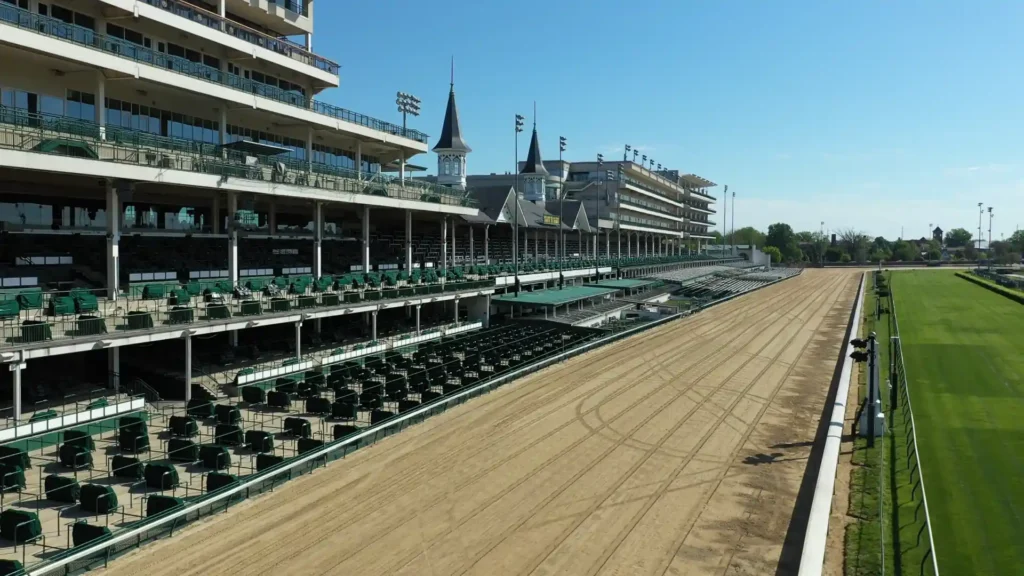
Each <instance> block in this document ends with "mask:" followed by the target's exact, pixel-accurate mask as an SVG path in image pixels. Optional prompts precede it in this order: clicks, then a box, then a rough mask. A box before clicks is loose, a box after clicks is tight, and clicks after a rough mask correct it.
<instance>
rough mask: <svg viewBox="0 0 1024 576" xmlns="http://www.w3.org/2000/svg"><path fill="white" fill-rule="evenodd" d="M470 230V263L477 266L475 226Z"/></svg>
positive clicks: (470, 227)
mask: <svg viewBox="0 0 1024 576" xmlns="http://www.w3.org/2000/svg"><path fill="white" fill-rule="evenodd" d="M468 228H469V263H470V264H476V250H475V247H474V246H473V236H476V234H475V233H474V232H473V226H472V225H470V226H468Z"/></svg>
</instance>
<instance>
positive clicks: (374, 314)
mask: <svg viewBox="0 0 1024 576" xmlns="http://www.w3.org/2000/svg"><path fill="white" fill-rule="evenodd" d="M370 314H371V322H372V325H373V332H372V338H373V340H377V311H376V310H373V311H371V312H370Z"/></svg>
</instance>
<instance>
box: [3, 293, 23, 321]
mask: <svg viewBox="0 0 1024 576" xmlns="http://www.w3.org/2000/svg"><path fill="white" fill-rule="evenodd" d="M19 298H20V296H19ZM20 311H21V306H20V305H19V304H18V301H17V300H0V318H15V317H17V316H18V313H19V312H20Z"/></svg>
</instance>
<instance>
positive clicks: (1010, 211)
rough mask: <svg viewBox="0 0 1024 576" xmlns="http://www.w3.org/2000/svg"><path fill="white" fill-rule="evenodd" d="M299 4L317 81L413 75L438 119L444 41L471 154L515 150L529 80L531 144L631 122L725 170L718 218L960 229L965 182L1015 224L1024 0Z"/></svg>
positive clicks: (344, 87) (641, 138) (342, 101)
mask: <svg viewBox="0 0 1024 576" xmlns="http://www.w3.org/2000/svg"><path fill="white" fill-rule="evenodd" d="M316 23H317V24H316V25H317V28H316V30H315V34H314V40H313V45H314V50H315V51H316V52H318V53H321V54H323V55H325V56H328V57H330V58H332V59H334V60H336V61H338V62H339V63H340V64H341V65H342V69H341V87H340V88H339V89H336V90H332V91H329V92H325V93H323V94H322V95H321V98H323V99H325V100H327V101H330V102H333V103H336V104H339V105H341V106H345V107H347V108H350V109H353V110H356V111H359V112H363V113H366V114H370V115H373V116H376V117H378V118H382V119H388V120H398V119H399V115H398V113H397V111H396V110H395V105H394V94H395V92H396V91H397V90H402V91H405V92H410V93H413V94H416V95H417V96H419V97H420V98H421V99H422V100H423V115H422V116H421V117H419V118H417V119H415V120H413V121H411V125H412V126H414V127H417V128H419V129H421V130H423V131H424V132H426V133H428V134H431V135H432V136H433V137H434V138H435V139H436V136H437V135H438V134H439V132H440V124H441V119H442V117H443V115H444V103H445V100H446V98H447V92H448V74H449V60H450V58H451V57H452V56H454V57H455V87H456V94H457V96H458V102H459V111H460V115H461V121H462V127H463V131H464V134H465V136H466V138H467V140H468V142H469V144H470V145H471V146H472V147H473V149H474V152H473V154H471V155H470V157H469V171H470V173H471V174H480V173H490V172H503V171H507V170H511V169H512V167H513V159H514V154H513V147H514V141H513V132H512V125H513V115H514V114H516V113H520V114H523V115H524V116H526V117H527V122H528V123H529V122H530V121H531V119H532V107H533V102H534V100H536V102H537V108H538V128H539V131H540V136H541V148H542V150H543V152H544V155H545V157H546V158H556V157H557V154H558V137H559V136H565V137H566V138H567V139H568V141H569V151H568V152H567V154H566V158H567V159H571V160H589V159H592V158H593V157H594V155H595V154H597V153H599V152H600V153H603V154H605V156H606V157H621V154H622V149H623V145H624V144H626V143H629V144H631V145H633V146H634V147H636V148H638V149H640V150H642V151H643V153H644V154H647V155H648V156H649V157H652V158H654V159H655V160H656V161H657V162H659V163H661V164H663V165H665V166H667V167H671V168H675V169H679V170H681V171H684V172H693V173H696V174H699V175H701V176H705V177H707V178H709V179H711V180H713V181H715V182H717V183H719V184H728V185H729V189H730V191H736V192H737V200H736V227H737V228H739V227H741V226H745V225H753V226H757V227H759V228H762V229H764V228H766V227H767V226H768V224H770V223H772V222H776V221H785V222H789V223H790V224H792V225H793V227H794V228H795V229H797V230H809V229H817V228H818V227H819V223H820V222H821V221H825V222H826V224H825V226H826V228H831V229H838V228H846V227H853V228H856V229H859V230H863V231H866V232H868V233H870V234H872V235H876V234H882V235H885V236H887V237H896V236H899V235H900V230H901V228H903V229H904V230H905V232H904V234H905V236H906V237H920V236H922V235H924V233H925V232H926V230H927V228H928V225H929V223H931V224H938V225H940V226H942V227H943V228H944V229H947V230H948V229H950V228H954V227H965V228H968V229H973V230H976V229H977V226H978V213H977V212H978V209H977V203H978V202H984V203H985V205H986V206H989V205H992V206H994V207H995V219H994V221H993V233H992V235H993V239H998V238H999V237H1000V236H1001V235H1002V234H1005V235H1007V236H1009V234H1010V233H1012V232H1013V230H1014V229H1015V228H1016V227H1017V226H1019V225H1020V226H1024V165H1022V164H1021V162H1022V160H1021V158H1022V155H1021V153H1022V152H1024V145H1022V144H1021V141H1022V137H1021V129H1022V127H1024V90H1022V88H1024V75H1022V74H1021V73H1020V63H1021V61H1024V35H1022V34H1020V30H1021V29H1022V26H1024V2H1009V1H1007V2H966V1H964V2H955V3H952V2H941V1H934V0H933V1H929V2H882V1H875V0H865V1H857V2H838V1H837V2H820V1H816V2H812V1H806V2H805V1H799V2H798V1H795V0H771V1H754V0H750V1H745V2H736V1H728V0H723V1H716V2H711V1H701V2H696V1H683V0H646V1H644V2H621V1H619V2H615V1H612V0H547V1H546V2H542V1H535V0H518V1H516V2H506V1H499V0H451V1H448V2H443V3H442V2H436V1H430V2H424V1H422V0H375V1H373V2H341V1H336V0H330V1H329V2H328V1H325V0H319V2H318V3H317V5H316ZM528 135H529V134H528V133H525V134H523V135H522V136H524V137H523V138H521V139H520V156H521V157H522V156H525V152H526V150H525V149H526V146H527V143H528ZM432 144H433V143H432ZM413 162H415V163H417V164H425V165H427V166H434V165H435V163H436V159H435V157H434V155H433V154H429V155H421V156H419V157H417V158H415V159H414V160H413ZM721 190H722V188H721V186H720V187H719V188H717V189H716V191H715V192H716V195H720V194H721ZM721 212H722V210H721V207H719V213H720V214H721ZM983 227H984V229H985V235H986V236H987V228H988V219H987V215H986V218H985V223H984V226H983ZM719 229H721V226H719Z"/></svg>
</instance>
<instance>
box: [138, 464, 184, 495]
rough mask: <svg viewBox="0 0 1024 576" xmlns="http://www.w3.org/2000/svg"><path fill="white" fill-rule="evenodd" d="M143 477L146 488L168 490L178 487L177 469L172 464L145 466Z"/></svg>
mask: <svg viewBox="0 0 1024 576" xmlns="http://www.w3.org/2000/svg"><path fill="white" fill-rule="evenodd" d="M143 476H144V477H145V479H146V486H148V487H150V488H154V489H156V490H170V489H171V488H174V487H175V486H177V485H178V469H177V468H175V467H174V464H164V463H161V462H157V463H153V464H146V470H145V472H143Z"/></svg>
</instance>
